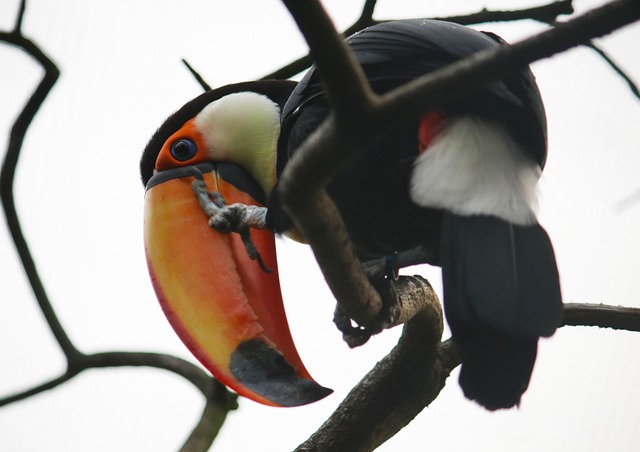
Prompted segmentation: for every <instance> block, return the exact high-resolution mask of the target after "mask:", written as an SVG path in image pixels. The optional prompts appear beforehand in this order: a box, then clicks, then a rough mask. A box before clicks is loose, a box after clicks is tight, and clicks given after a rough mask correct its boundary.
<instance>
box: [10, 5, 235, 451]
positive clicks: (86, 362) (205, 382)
mask: <svg viewBox="0 0 640 452" xmlns="http://www.w3.org/2000/svg"><path fill="white" fill-rule="evenodd" d="M24 12H25V1H22V2H21V4H20V9H19V13H18V17H17V20H16V25H15V28H14V30H13V31H11V32H9V33H7V32H0V41H3V42H6V43H8V44H10V45H13V46H16V47H18V48H19V49H22V50H23V51H24V52H25V53H27V55H29V56H31V57H32V58H34V59H35V60H36V61H37V62H38V63H39V64H40V66H41V67H42V68H43V69H44V76H43V78H42V80H41V81H40V83H39V84H38V86H37V88H36V90H35V91H34V92H33V94H32V95H31V97H30V98H29V100H28V101H27V103H26V104H25V106H24V107H23V109H22V111H21V112H20V114H19V115H18V117H17V118H16V120H15V122H14V124H13V127H12V128H11V133H10V137H9V143H8V147H7V152H6V155H5V158H4V161H3V164H2V170H1V171H0V197H1V200H2V206H3V209H4V213H5V217H6V221H7V225H8V228H9V232H10V234H11V237H12V239H13V242H14V244H15V246H16V249H17V251H18V255H19V257H20V260H21V262H22V265H23V268H24V270H25V273H26V275H27V278H28V280H29V283H30V285H31V288H32V290H33V293H34V295H35V297H36V300H37V302H38V305H39V307H40V310H41V311H42V313H43V314H44V317H45V319H46V321H47V324H48V325H49V328H50V329H51V332H52V333H53V335H54V337H55V339H56V341H57V343H58V345H59V346H60V348H61V349H62V351H63V353H64V355H65V357H66V360H67V370H66V371H65V373H64V374H62V375H61V376H59V377H57V378H54V379H52V380H50V381H47V382H45V383H43V384H40V385H38V386H35V387H33V388H30V389H27V390H25V391H22V392H20V393H17V394H14V395H10V396H7V397H4V398H2V399H0V407H1V406H5V405H9V404H11V403H14V402H18V401H20V400H24V399H26V398H29V397H32V396H35V395H37V394H40V393H42V392H44V391H47V390H49V389H53V388H56V387H57V386H59V385H61V384H63V383H65V382H67V381H69V380H70V379H72V378H73V377H74V376H76V375H78V374H79V373H80V372H82V371H84V370H87V369H91V368H101V367H118V366H149V367H156V368H162V369H165V370H169V371H171V372H173V373H176V374H178V375H181V376H182V377H184V378H185V379H187V380H188V381H190V382H191V383H192V384H193V385H194V386H196V387H197V388H198V389H199V390H200V391H201V392H202V393H203V395H204V396H205V398H206V405H205V410H204V412H203V414H202V416H203V417H202V418H201V419H200V421H199V423H198V425H197V426H196V428H194V430H193V432H192V433H191V435H190V436H189V438H188V439H187V442H186V443H185V446H184V447H185V448H187V449H188V450H190V451H198V450H202V451H206V450H208V449H209V446H210V445H211V443H212V442H213V439H214V438H215V437H216V435H217V433H218V431H219V429H220V427H221V425H222V423H223V422H224V420H225V418H226V414H227V413H228V411H229V410H231V409H235V407H236V405H235V397H236V396H235V395H233V394H231V393H230V392H229V391H227V389H226V388H225V387H224V386H223V385H222V384H220V383H219V382H217V381H216V380H214V379H213V378H212V377H210V376H209V375H207V374H206V373H205V372H204V371H203V370H202V369H200V368H199V367H197V366H195V365H194V364H191V363H189V362H187V361H184V360H182V359H180V358H176V357H173V356H169V355H163V354H156V353H137V352H131V353H129V352H110V353H99V354H93V355H85V354H83V353H82V352H80V351H79V350H78V349H77V348H76V347H75V345H74V344H73V342H72V341H71V339H70V338H69V337H68V335H67V333H66V331H65V329H64V327H63V326H62V324H61V323H60V321H59V319H58V317H57V315H56V313H55V310H54V308H53V306H52V304H51V301H50V299H49V296H48V295H47V292H46V290H45V288H44V285H43V283H42V280H41V278H40V276H39V274H38V271H37V267H36V264H35V261H34V260H33V257H32V255H31V252H30V250H29V246H28V244H27V241H26V239H25V237H24V234H23V232H22V227H21V225H20V221H19V218H18V214H17V211H16V207H15V201H14V195H13V187H14V180H15V171H16V167H17V164H18V160H19V158H20V151H21V149H22V145H23V143H24V138H25V136H26V133H27V130H28V128H29V126H30V124H31V122H32V121H33V118H34V117H35V115H36V114H37V112H38V111H39V109H40V107H41V106H42V104H43V103H44V101H45V99H46V98H47V95H48V94H49V92H50V91H51V89H52V88H53V86H54V85H55V83H56V80H57V79H58V76H59V74H60V71H59V70H58V68H57V66H56V65H55V63H54V62H53V61H52V60H51V59H50V58H49V57H48V56H47V55H46V54H45V53H44V52H43V51H42V50H41V49H40V48H39V47H38V46H37V45H36V44H35V43H34V42H33V41H31V40H29V39H28V38H26V37H24V36H23V35H22V33H21V27H22V20H23V17H24Z"/></svg>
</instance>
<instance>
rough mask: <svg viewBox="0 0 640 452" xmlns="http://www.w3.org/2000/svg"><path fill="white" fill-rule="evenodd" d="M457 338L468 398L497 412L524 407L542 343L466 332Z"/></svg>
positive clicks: (463, 389) (536, 340)
mask: <svg viewBox="0 0 640 452" xmlns="http://www.w3.org/2000/svg"><path fill="white" fill-rule="evenodd" d="M463 331H464V334H462V335H461V334H457V335H454V339H455V340H456V342H457V343H458V345H459V346H460V348H461V350H462V368H461V369H460V379H459V381H460V387H461V388H462V391H463V392H464V395H465V396H466V397H467V398H468V399H470V400H475V401H476V402H477V403H479V404H480V405H482V406H483V407H485V408H487V409H488V410H491V411H494V410H498V409H505V408H512V407H514V406H517V405H519V404H520V398H521V397H522V394H523V393H524V392H525V391H526V390H527V387H528V386H529V380H530V378H531V372H532V371H533V365H534V363H535V361H536V352H537V348H538V347H537V343H538V339H537V338H535V339H518V338H512V337H507V336H502V335H499V334H496V333H494V332H491V331H478V330H477V329H468V328H465V329H464V330H463Z"/></svg>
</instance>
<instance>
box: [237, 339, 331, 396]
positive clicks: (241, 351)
mask: <svg viewBox="0 0 640 452" xmlns="http://www.w3.org/2000/svg"><path fill="white" fill-rule="evenodd" d="M229 368H230V370H231V373H232V374H233V376H234V377H235V378H236V379H237V380H238V382H240V384H242V385H243V386H245V387H246V388H247V389H250V390H251V391H253V392H255V393H256V394H259V395H261V396H262V397H264V398H266V399H268V400H270V401H272V402H274V403H276V404H278V405H281V406H287V407H292V406H299V405H306V404H308V403H312V402H315V401H317V400H320V399H322V398H324V397H326V396H328V395H329V394H331V393H332V392H333V390H331V389H329V388H325V387H323V386H320V385H319V384H318V383H316V382H315V381H313V380H311V379H308V378H304V377H302V376H300V375H298V374H297V372H296V371H295V369H294V368H293V367H292V366H291V365H290V364H289V363H287V362H286V361H285V360H284V358H283V356H282V355H281V354H280V353H278V352H277V351H276V350H274V349H273V348H272V347H271V346H270V345H269V344H267V343H266V342H264V341H263V340H261V339H251V340H248V341H245V342H242V343H240V345H238V348H236V350H235V351H234V352H233V353H232V354H231V362H230V363H229Z"/></svg>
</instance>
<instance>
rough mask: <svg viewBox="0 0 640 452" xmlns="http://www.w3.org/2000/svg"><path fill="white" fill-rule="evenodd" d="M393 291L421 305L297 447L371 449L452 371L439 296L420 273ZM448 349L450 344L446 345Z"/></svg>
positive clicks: (420, 406)
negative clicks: (383, 353) (391, 344)
mask: <svg viewBox="0 0 640 452" xmlns="http://www.w3.org/2000/svg"><path fill="white" fill-rule="evenodd" d="M397 290H398V291H399V292H401V293H403V294H404V301H405V302H406V303H407V304H408V305H410V306H413V307H415V306H416V305H419V306H420V309H419V310H418V312H417V313H416V315H414V316H413V318H412V319H411V320H410V321H409V322H407V323H406V324H405V326H404V330H403V332H402V337H401V338H400V341H399V342H398V345H396V347H395V348H394V349H393V350H392V351H391V352H390V353H389V355H387V356H386V357H385V358H384V359H382V360H381V361H380V362H379V363H378V364H376V366H375V367H374V368H373V369H372V370H371V371H370V372H369V373H368V374H367V375H366V376H365V377H364V378H363V379H362V380H361V381H360V383H358V385H357V386H356V387H354V388H353V389H352V390H351V392H350V393H349V395H348V396H347V397H346V398H345V400H344V401H343V402H342V403H341V404H340V406H339V407H338V408H337V409H336V411H335V412H334V413H333V414H332V415H331V417H330V418H329V419H328V420H327V421H326V422H325V424H324V425H323V426H322V427H321V428H320V429H319V430H318V431H317V432H316V433H315V434H314V435H313V436H311V438H309V439H308V440H307V441H305V442H304V443H303V444H302V445H300V446H299V447H298V448H297V449H296V450H298V451H323V452H330V451H336V452H342V451H345V450H348V451H371V450H373V449H375V448H376V447H378V446H379V445H380V444H382V443H383V442H385V441H386V440H387V439H389V438H391V437H392V436H393V435H395V434H396V433H397V432H398V431H399V430H400V429H401V428H403V427H404V426H405V425H407V424H408V423H409V422H411V420H413V418H414V417H415V416H416V415H418V413H420V411H422V409H423V408H424V407H425V406H427V405H429V403H431V401H433V400H434V399H435V398H436V397H437V395H438V394H439V393H440V390H441V389H442V388H443V387H444V382H445V380H446V378H447V377H448V375H449V373H450V371H451V369H452V368H453V367H455V366H452V365H451V362H450V361H451V360H450V359H449V358H448V356H449V355H451V353H449V354H445V355H442V356H445V357H446V358H445V359H446V362H445V363H443V362H442V361H441V353H440V349H441V348H442V347H441V346H440V338H441V336H442V329H443V315H442V309H441V307H440V302H439V300H438V297H437V296H436V295H435V293H434V292H433V289H432V288H431V286H430V285H429V283H428V282H427V281H426V280H424V279H423V278H421V277H419V276H415V277H405V278H403V279H401V280H400V281H399V287H398V288H397ZM447 347H449V346H447Z"/></svg>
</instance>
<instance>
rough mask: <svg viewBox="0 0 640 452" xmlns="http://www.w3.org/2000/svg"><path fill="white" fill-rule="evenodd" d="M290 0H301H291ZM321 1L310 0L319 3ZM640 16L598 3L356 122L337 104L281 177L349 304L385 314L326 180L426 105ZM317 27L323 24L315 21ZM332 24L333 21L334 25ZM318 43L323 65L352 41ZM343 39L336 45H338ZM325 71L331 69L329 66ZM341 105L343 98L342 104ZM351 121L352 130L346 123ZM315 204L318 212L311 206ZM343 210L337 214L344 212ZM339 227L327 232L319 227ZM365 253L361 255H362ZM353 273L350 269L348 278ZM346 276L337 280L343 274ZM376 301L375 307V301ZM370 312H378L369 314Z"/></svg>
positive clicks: (437, 75) (440, 75)
mask: <svg viewBox="0 0 640 452" xmlns="http://www.w3.org/2000/svg"><path fill="white" fill-rule="evenodd" d="M285 3H286V4H287V5H289V4H290V3H296V2H295V1H294V2H292V1H289V2H285ZM311 3H316V2H311V1H308V2H305V4H311ZM639 17H640V7H639V4H638V2H637V1H636V0H618V1H614V2H611V3H608V4H606V5H604V6H602V7H600V8H597V9H595V10H592V11H590V12H588V13H586V14H584V15H583V16H580V17H578V18H575V19H572V20H570V21H568V22H565V23H563V24H558V25H557V26H556V27H553V28H551V29H549V30H547V31H544V32H542V33H540V34H539V35H536V36H533V37H531V38H528V39H526V40H523V41H521V42H519V43H516V44H514V45H512V46H500V47H495V48H492V49H488V50H486V51H483V52H479V53H477V54H474V55H472V56H471V57H469V58H467V59H465V60H462V61H459V62H457V63H454V64H451V65H449V66H447V67H445V68H443V69H441V70H439V71H436V72H433V73H431V74H428V75H426V76H424V77H422V78H419V79H417V80H414V81H412V82H410V83H408V84H406V85H404V86H402V87H400V88H398V89H396V90H394V91H392V92H390V93H388V94H386V95H385V96H383V97H381V98H379V100H375V99H376V97H375V96H374V95H373V94H370V93H369V94H368V96H369V97H373V100H372V101H370V102H367V103H363V105H369V106H370V107H368V108H366V109H364V108H363V110H364V111H363V112H362V114H361V115H359V116H349V118H348V128H346V127H342V126H340V125H339V124H338V121H337V119H336V118H337V117H341V118H344V117H345V116H344V115H342V114H340V113H339V112H337V111H336V112H335V113H334V114H333V115H332V116H330V117H329V119H328V120H327V121H325V123H324V124H322V125H321V126H320V127H319V128H318V129H317V130H316V131H315V133H313V134H312V135H311V136H310V137H309V139H308V140H307V141H306V142H305V143H303V144H302V145H301V147H300V148H299V149H298V151H297V152H296V154H295V155H294V157H293V159H292V160H291V161H290V163H289V164H288V165H287V167H286V168H285V171H284V172H283V174H282V177H281V179H280V194H281V197H282V201H283V204H284V208H285V209H286V210H287V212H288V213H289V215H290V216H291V218H292V219H293V221H294V223H295V224H296V227H297V228H298V230H299V231H300V232H301V233H302V235H303V236H304V237H305V239H306V240H307V241H308V242H309V243H310V245H311V246H312V248H313V250H314V253H315V254H316V257H317V259H318V262H319V264H320V267H321V269H322V271H323V273H324V275H325V278H326V279H327V282H328V284H329V287H330V288H331V289H332V291H333V293H334V296H335V297H336V299H337V300H338V302H339V303H340V305H341V307H342V308H343V309H344V311H345V312H347V313H348V314H349V315H354V316H353V317H352V318H353V319H354V320H356V321H357V322H358V323H360V324H364V325H366V324H368V323H370V322H372V321H373V320H374V317H375V316H376V315H377V314H378V313H376V312H375V308H376V307H378V306H380V304H379V303H377V302H375V301H374V302H373V303H372V295H371V292H372V290H373V289H372V288H371V287H370V285H369V284H368V283H367V281H365V279H366V277H365V276H364V272H362V270H361V269H360V270H355V273H353V274H350V272H354V270H353V269H354V268H355V267H358V266H359V263H357V262H356V263H349V262H348V261H349V260H350V259H355V252H354V251H353V249H352V247H351V248H350V247H349V246H346V243H349V242H348V238H347V235H346V229H345V227H344V224H343V223H342V221H341V219H340V218H339V215H337V210H336V209H335V206H333V205H332V203H331V202H330V200H328V197H327V196H326V194H325V193H324V191H323V189H324V186H325V185H326V184H327V183H328V181H329V180H330V179H331V177H332V176H333V175H334V174H335V173H336V172H337V171H339V170H340V168H342V166H343V165H344V164H345V163H346V162H347V161H348V160H349V159H350V158H351V157H352V156H354V155H355V154H356V153H357V152H359V151H361V150H362V149H364V148H365V147H366V146H369V145H371V144H372V143H373V142H375V140H378V139H380V138H381V137H383V136H384V135H385V134H389V133H391V132H393V131H394V130H395V129H396V127H399V126H400V124H401V123H403V122H405V121H407V120H410V119H412V118H415V117H418V116H419V115H420V114H421V113H422V112H424V111H426V110H428V109H430V108H433V107H435V106H437V105H440V104H442V103H445V102H449V101H452V100H454V99H456V98H459V97H461V96H463V95H464V94H466V93H468V92H469V91H471V90H473V89H477V88H479V87H481V86H483V85H484V84H486V83H488V82H490V81H491V80H493V79H495V78H497V77H500V76H503V75H505V74H508V73H510V72H513V71H515V70H518V69H520V68H521V67H523V66H525V65H527V64H529V63H531V62H533V61H536V60H539V59H542V58H546V57H549V56H551V55H554V54H556V53H559V52H562V51H565V50H567V49H570V48H572V47H574V46H576V45H579V44H581V43H583V42H586V41H588V40H590V39H592V38H595V37H598V36H602V35H604V34H607V33H610V32H612V31H613V30H616V29H618V28H620V27H622V26H624V25H627V24H629V23H631V22H633V21H635V20H637V19H638V18H639ZM296 21H298V23H299V24H300V26H301V29H302V30H309V29H313V27H314V25H313V24H309V23H306V22H307V21H311V17H310V16H305V15H297V16H296ZM313 30H314V33H315V34H317V35H320V32H318V31H317V30H315V29H313ZM329 32H332V28H331V29H328V30H326V33H329ZM309 42H310V44H313V45H314V46H321V47H323V49H322V51H316V50H314V49H312V52H314V54H315V55H316V57H317V58H318V61H317V63H316V64H317V66H318V68H330V67H335V66H334V65H335V64H336V62H335V59H333V58H332V57H331V55H332V54H333V51H332V49H333V50H335V52H336V53H343V52H344V49H345V47H344V45H343V44H342V43H340V44H338V43H337V40H336V39H327V40H324V41H318V40H315V39H309ZM334 47H335V48H334ZM340 61H341V62H342V64H345V65H350V63H349V61H352V59H351V58H340ZM349 70H353V74H352V75H351V76H349V77H347V78H346V79H345V80H344V81H341V80H339V79H338V78H336V77H331V78H329V79H328V80H325V86H326V89H327V91H328V92H329V93H332V92H333V93H334V94H333V95H332V96H333V97H335V96H336V93H340V92H344V91H345V90H346V91H350V90H355V89H356V88H355V87H354V86H353V85H354V84H356V83H358V82H357V80H359V77H358V76H356V75H354V74H357V73H359V69H358V68H355V67H351V68H347V67H343V68H341V69H340V70H339V71H336V73H338V72H339V73H345V72H349ZM325 72H327V71H326V70H325ZM334 107H335V108H339V106H337V105H335V104H334ZM347 129H348V133H345V132H344V131H345V130H347ZM312 210H313V213H310V211H312ZM336 216H337V218H332V217H336ZM319 225H322V227H329V226H330V227H331V228H332V229H331V234H327V233H325V232H323V231H322V229H321V228H320V227H319ZM356 260H357V259H356ZM345 275H349V276H347V277H346V278H345ZM336 278H337V279H340V280H341V281H336V280H335V279H336ZM349 278H351V280H353V281H354V282H355V284H354V286H353V287H351V288H349V287H345V286H346V284H345V283H344V281H345V279H349ZM371 308H373V309H371ZM365 315H370V316H371V317H369V318H366V317H364V316H365Z"/></svg>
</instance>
